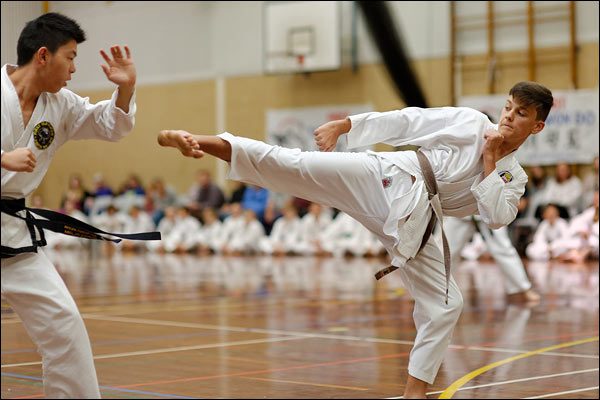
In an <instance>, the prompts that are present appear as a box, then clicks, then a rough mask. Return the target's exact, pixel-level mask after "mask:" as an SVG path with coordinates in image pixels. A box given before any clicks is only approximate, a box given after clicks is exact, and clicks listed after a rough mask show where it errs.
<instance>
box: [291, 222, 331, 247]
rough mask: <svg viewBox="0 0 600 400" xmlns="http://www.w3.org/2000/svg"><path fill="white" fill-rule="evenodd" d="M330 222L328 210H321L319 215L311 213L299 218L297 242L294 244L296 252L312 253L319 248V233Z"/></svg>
mask: <svg viewBox="0 0 600 400" xmlns="http://www.w3.org/2000/svg"><path fill="white" fill-rule="evenodd" d="M329 224H331V216H330V215H329V212H326V211H323V212H321V214H320V215H319V216H315V215H313V214H312V213H310V212H309V213H308V214H306V215H305V216H304V217H302V219H301V220H300V234H299V236H298V243H297V244H296V252H297V253H299V254H302V255H313V254H315V253H317V252H318V251H319V250H320V248H319V244H318V243H320V240H319V239H318V237H319V234H320V233H321V232H323V231H324V230H325V229H327V227H328V226H329Z"/></svg>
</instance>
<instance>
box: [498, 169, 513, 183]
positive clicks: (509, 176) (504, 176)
mask: <svg viewBox="0 0 600 400" xmlns="http://www.w3.org/2000/svg"><path fill="white" fill-rule="evenodd" d="M500 178H502V181H503V182H504V183H508V182H510V181H512V180H513V176H512V174H511V173H510V172H509V171H502V172H500Z"/></svg>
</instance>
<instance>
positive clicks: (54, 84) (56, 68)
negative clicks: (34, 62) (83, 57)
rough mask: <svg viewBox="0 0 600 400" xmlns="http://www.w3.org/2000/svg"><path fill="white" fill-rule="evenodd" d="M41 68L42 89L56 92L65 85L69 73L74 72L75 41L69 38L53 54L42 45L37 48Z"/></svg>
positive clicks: (69, 77)
mask: <svg viewBox="0 0 600 400" xmlns="http://www.w3.org/2000/svg"><path fill="white" fill-rule="evenodd" d="M37 56H38V57H39V60H40V64H41V65H42V68H41V76H42V79H43V82H44V90H45V91H47V92H50V93H56V92H58V91H59V90H60V89H62V88H63V87H65V86H67V81H70V80H71V75H72V74H74V73H75V57H77V42H76V41H75V40H71V41H69V42H67V43H65V44H64V45H62V46H60V47H59V48H58V49H57V50H56V52H55V53H54V54H52V53H50V51H48V49H46V48H45V47H42V48H41V49H39V50H38V54H37Z"/></svg>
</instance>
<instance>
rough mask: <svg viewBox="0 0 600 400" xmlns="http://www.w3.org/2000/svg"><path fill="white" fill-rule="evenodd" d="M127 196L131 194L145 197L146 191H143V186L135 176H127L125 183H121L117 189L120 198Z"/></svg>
mask: <svg viewBox="0 0 600 400" xmlns="http://www.w3.org/2000/svg"><path fill="white" fill-rule="evenodd" d="M127 194H133V195H136V196H144V195H146V190H145V189H144V185H142V181H141V180H140V178H139V177H138V176H137V175H135V174H131V175H129V177H128V178H127V180H126V181H125V183H123V185H121V188H120V189H119V195H121V196H122V195H127Z"/></svg>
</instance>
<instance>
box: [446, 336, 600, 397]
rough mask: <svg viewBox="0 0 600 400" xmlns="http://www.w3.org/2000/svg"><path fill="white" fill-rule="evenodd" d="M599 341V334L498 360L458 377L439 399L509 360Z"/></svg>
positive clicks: (450, 394)
mask: <svg viewBox="0 0 600 400" xmlns="http://www.w3.org/2000/svg"><path fill="white" fill-rule="evenodd" d="M597 341H598V336H596V337H591V338H587V339H581V340H576V341H574V342H568V343H562V344H557V345H554V346H550V347H544V348H542V349H538V350H533V351H528V352H527V353H523V354H519V355H518V356H514V357H509V358H505V359H504V360H500V361H496V362H495V363H492V364H488V365H486V366H484V367H481V368H479V369H476V370H475V371H472V372H469V373H468V374H466V375H465V376H463V377H462V378H460V379H457V380H456V381H454V382H453V383H452V385H450V386H448V387H447V388H446V390H444V391H443V392H442V394H440V396H439V397H438V399H451V398H452V396H454V393H456V391H457V390H458V389H460V388H461V387H462V386H463V385H464V384H466V383H467V382H469V381H470V380H471V379H473V378H475V377H476V376H479V375H481V374H483V373H484V372H487V371H489V370H491V369H494V368H496V367H499V366H501V365H504V364H508V363H509V362H513V361H516V360H520V359H521V358H525V357H530V356H533V355H536V354H540V353H545V352H547V351H551V350H556V349H562V348H565V347H571V346H577V345H579V344H584V343H590V342H597Z"/></svg>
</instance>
